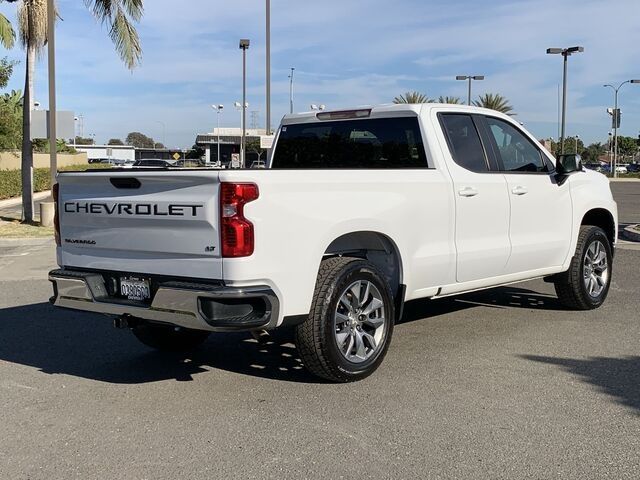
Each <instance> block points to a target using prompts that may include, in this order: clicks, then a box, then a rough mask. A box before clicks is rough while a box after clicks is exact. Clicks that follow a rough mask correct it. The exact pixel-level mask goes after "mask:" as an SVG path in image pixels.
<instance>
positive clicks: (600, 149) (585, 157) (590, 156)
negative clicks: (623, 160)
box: [581, 142, 608, 163]
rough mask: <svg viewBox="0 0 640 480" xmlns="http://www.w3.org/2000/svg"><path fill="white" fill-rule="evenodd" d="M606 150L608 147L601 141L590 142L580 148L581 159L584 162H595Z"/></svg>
mask: <svg viewBox="0 0 640 480" xmlns="http://www.w3.org/2000/svg"><path fill="white" fill-rule="evenodd" d="M607 151H608V148H607V146H606V145H603V144H601V143H599V142H598V143H592V144H591V145H589V146H588V147H587V148H585V149H583V150H582V153H581V155H582V161H583V162H584V163H597V162H598V159H599V158H600V157H601V156H602V155H605V154H606V153H607Z"/></svg>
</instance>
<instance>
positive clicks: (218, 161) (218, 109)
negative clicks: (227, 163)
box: [211, 104, 224, 165]
mask: <svg viewBox="0 0 640 480" xmlns="http://www.w3.org/2000/svg"><path fill="white" fill-rule="evenodd" d="M211 108H213V109H214V110H216V113H217V116H218V127H217V128H216V130H217V132H218V157H217V158H216V163H217V164H218V165H220V163H221V161H220V114H221V113H222V110H223V109H224V105H222V104H220V105H211Z"/></svg>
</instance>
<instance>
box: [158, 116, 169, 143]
mask: <svg viewBox="0 0 640 480" xmlns="http://www.w3.org/2000/svg"><path fill="white" fill-rule="evenodd" d="M156 123H159V124H160V125H162V144H163V145H164V148H167V126H166V125H165V124H164V122H161V121H160V120H156Z"/></svg>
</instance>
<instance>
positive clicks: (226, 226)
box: [220, 182, 259, 258]
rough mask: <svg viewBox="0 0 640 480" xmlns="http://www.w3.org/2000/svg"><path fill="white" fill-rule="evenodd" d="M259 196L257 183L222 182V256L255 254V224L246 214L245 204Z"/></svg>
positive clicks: (233, 256) (234, 256)
mask: <svg viewBox="0 0 640 480" xmlns="http://www.w3.org/2000/svg"><path fill="white" fill-rule="evenodd" d="M258 196H259V192H258V186H257V185H256V184H255V183H225V182H223V183H221V184H220V231H221V234H220V237H221V242H220V243H221V245H222V248H221V250H222V256H223V257H225V258H238V257H248V256H250V255H252V254H253V249H254V246H255V238H254V232H253V224H252V223H251V222H250V221H249V220H247V219H246V218H245V216H244V206H245V205H246V204H247V203H249V202H253V201H254V200H256V199H257V198H258Z"/></svg>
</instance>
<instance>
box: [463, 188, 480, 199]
mask: <svg viewBox="0 0 640 480" xmlns="http://www.w3.org/2000/svg"><path fill="white" fill-rule="evenodd" d="M458 195H460V196H461V197H475V196H476V195H478V190H476V189H475V188H473V187H464V188H463V189H461V190H458Z"/></svg>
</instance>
